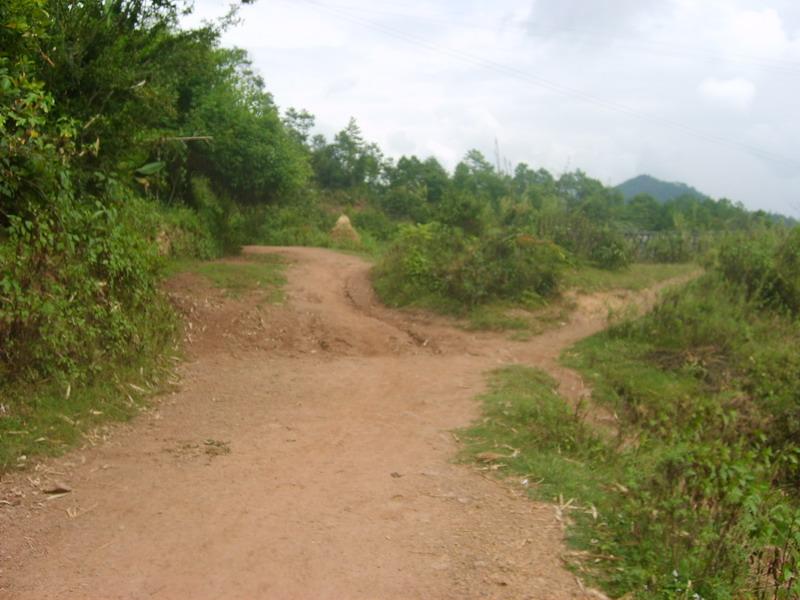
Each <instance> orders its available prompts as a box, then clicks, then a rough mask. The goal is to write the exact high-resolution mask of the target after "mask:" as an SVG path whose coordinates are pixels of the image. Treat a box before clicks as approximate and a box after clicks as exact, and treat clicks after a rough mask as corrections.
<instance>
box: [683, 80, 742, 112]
mask: <svg viewBox="0 0 800 600" xmlns="http://www.w3.org/2000/svg"><path fill="white" fill-rule="evenodd" d="M697 91H698V92H699V94H700V96H702V97H703V99H705V100H706V101H707V102H710V103H711V104H713V105H716V106H722V107H724V108H730V109H734V110H739V111H745V110H747V109H748V108H750V105H751V104H752V103H753V98H755V95H756V86H755V85H754V84H753V82H752V81H748V80H747V79H742V78H739V77H737V78H734V79H714V78H709V79H706V80H704V81H703V82H702V83H701V84H700V85H699V86H698V87H697Z"/></svg>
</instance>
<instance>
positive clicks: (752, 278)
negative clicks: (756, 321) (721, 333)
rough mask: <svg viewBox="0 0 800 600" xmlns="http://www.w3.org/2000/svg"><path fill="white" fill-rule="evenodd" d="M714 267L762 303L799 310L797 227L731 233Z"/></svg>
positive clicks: (799, 235)
mask: <svg viewBox="0 0 800 600" xmlns="http://www.w3.org/2000/svg"><path fill="white" fill-rule="evenodd" d="M715 268H716V270H718V271H719V272H720V273H721V274H722V276H723V277H724V278H725V279H726V280H727V281H730V282H732V283H734V284H736V285H739V286H741V287H742V288H743V289H744V290H745V292H746V294H747V296H748V298H751V299H753V300H756V301H757V302H759V303H760V304H761V305H762V306H765V307H771V308H777V309H781V310H786V311H788V312H790V313H792V314H795V315H796V314H798V313H800V227H795V228H794V229H793V230H791V231H789V232H784V231H783V230H770V231H764V232H760V233H756V234H750V235H736V236H730V237H728V238H727V239H725V240H724V241H723V242H722V243H721V244H720V247H719V251H718V255H717V261H716V265H715Z"/></svg>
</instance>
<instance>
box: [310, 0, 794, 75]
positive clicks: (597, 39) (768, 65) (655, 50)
mask: <svg viewBox="0 0 800 600" xmlns="http://www.w3.org/2000/svg"><path fill="white" fill-rule="evenodd" d="M325 6H326V8H330V9H336V10H342V11H348V12H351V13H358V12H361V13H372V14H375V15H378V16H385V17H392V18H397V19H409V20H413V21H418V22H422V23H428V24H431V25H437V26H442V27H451V28H452V27H458V28H462V29H469V30H474V31H488V32H492V33H498V32H499V31H502V30H503V29H505V28H507V27H508V25H509V23H507V22H506V23H502V22H501V23H500V24H498V25H497V26H495V27H488V26H486V25H484V24H477V23H469V22H465V21H457V20H454V19H452V20H451V19H437V18H433V17H426V16H423V15H418V14H411V13H406V12H394V11H386V10H381V9H377V8H373V7H356V6H352V5H345V4H331V3H326V4H325ZM511 25H512V26H514V27H516V28H518V29H521V30H523V31H524V33H525V34H526V35H530V36H535V37H540V38H544V39H547V40H552V39H553V38H554V37H556V36H558V35H562V34H567V35H570V36H572V37H579V38H580V39H581V41H583V42H589V43H593V44H606V43H612V44H613V46H609V47H610V48H612V49H618V50H636V51H643V52H647V53H650V54H655V55H657V56H668V57H674V58H686V59H692V60H703V61H706V62H712V63H720V62H722V63H735V64H741V65H746V66H748V67H750V68H755V69H758V70H763V71H767V72H773V73H780V74H784V75H800V62H798V61H792V60H785V59H776V58H768V57H760V56H753V55H748V54H744V53H727V54H721V53H714V52H705V51H703V50H701V49H698V48H692V47H689V46H686V45H684V44H680V43H679V42H677V41H668V40H641V39H638V40H637V39H628V38H622V37H620V36H613V35H608V34H607V33H603V32H599V31H592V30H587V29H579V28H573V27H566V26H562V27H560V28H558V29H551V28H542V27H539V26H537V24H536V23H535V22H534V23H527V24H524V25H523V24H521V23H518V22H517V23H512V24H511Z"/></svg>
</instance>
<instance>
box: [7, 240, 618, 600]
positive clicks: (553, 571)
mask: <svg viewBox="0 0 800 600" xmlns="http://www.w3.org/2000/svg"><path fill="white" fill-rule="evenodd" d="M248 251H249V252H256V253H257V252H276V253H280V254H282V255H284V256H285V257H286V258H287V259H288V260H289V261H291V262H292V267H291V268H290V270H289V283H288V285H287V290H286V291H287V297H288V299H287V302H286V303H285V304H284V305H282V306H273V305H260V304H259V302H258V299H257V298H254V297H245V298H242V299H239V300H231V299H225V298H222V296H221V295H220V294H219V292H217V291H215V290H213V289H210V288H208V287H207V286H206V285H205V284H204V283H203V282H202V281H200V280H198V279H195V278H192V277H189V276H182V277H178V278H176V279H175V280H173V281H172V282H171V283H170V286H169V289H170V292H171V293H172V295H173V297H174V298H175V300H176V302H177V303H178V304H179V305H181V306H183V307H184V310H185V311H186V313H187V318H188V319H189V320H190V321H191V322H192V327H191V330H190V335H191V338H192V339H191V343H190V344H189V351H190V354H191V360H190V361H188V362H187V363H186V364H184V365H183V366H182V367H181V376H182V385H181V387H180V389H179V390H178V391H175V392H173V393H171V394H168V395H166V396H164V397H162V398H161V399H160V400H159V401H157V402H156V403H155V405H154V407H153V408H152V409H151V410H149V411H148V412H147V413H145V414H143V415H142V416H141V417H140V418H139V419H137V420H136V421H135V422H133V423H132V424H129V425H119V426H116V427H114V428H113V430H112V432H111V434H110V435H109V436H108V440H107V441H106V442H105V443H102V444H99V445H97V446H89V447H86V448H82V449H80V450H76V451H73V452H71V453H69V454H68V455H66V456H64V457H62V458H60V459H56V460H50V461H46V462H44V463H41V464H40V465H39V466H38V467H37V468H36V469H34V470H32V471H30V472H28V473H24V474H15V475H12V476H9V477H7V478H6V479H4V480H3V481H1V482H0V498H3V497H10V495H11V494H12V493H13V496H14V498H16V499H17V502H16V503H11V504H0V597H2V598H9V599H10V598H14V599H17V598H26V599H27V598H53V597H55V598H87V599H88V598H125V599H138V598H159V599H167V598H194V599H203V598H281V599H283V598H330V599H345V598H404V599H405V598H420V599H422V598H425V599H428V598H453V599H455V598H459V599H462V598H514V599H518V598H532V599H537V600H541V599H554V600H555V599H567V598H586V597H596V596H597V594H595V593H594V592H592V591H591V590H589V591H587V590H585V589H584V588H583V587H582V585H581V584H580V582H578V581H577V580H576V579H575V577H574V576H573V575H572V574H571V573H569V572H568V571H567V570H566V569H565V568H564V567H563V564H562V561H561V559H560V557H561V555H562V553H563V552H564V546H563V541H562V538H563V531H562V526H561V524H560V523H559V521H557V520H556V518H555V513H554V510H553V507H552V506H550V505H547V504H542V503H536V502H531V501H529V500H528V499H527V497H526V496H525V492H524V490H522V488H518V487H516V486H515V485H514V484H513V482H509V483H500V482H497V481H494V480H493V479H490V478H486V477H483V476H481V474H480V473H479V472H477V471H476V470H475V469H473V468H471V467H469V466H466V465H458V464H454V463H453V462H452V460H453V457H454V456H455V455H456V453H457V452H458V445H457V443H456V442H455V440H454V439H453V436H452V435H451V433H450V432H451V431H452V430H453V429H455V428H458V427H462V426H465V425H467V424H469V423H470V422H471V421H472V420H473V419H475V418H477V417H478V415H479V406H478V405H477V403H476V401H475V396H476V395H477V394H479V393H480V392H482V391H483V390H484V381H485V372H486V371H487V370H488V369H491V368H494V367H498V366H501V365H503V364H507V363H513V362H525V363H530V364H535V365H537V366H542V367H544V368H546V369H547V370H549V371H551V372H553V373H554V374H555V375H556V376H557V377H559V379H560V381H561V382H562V387H563V388H564V391H565V392H566V393H567V394H568V395H570V397H572V398H573V399H574V398H578V397H579V395H580V394H581V393H582V392H583V388H582V384H581V383H580V381H579V379H578V380H576V379H575V376H574V374H570V372H568V371H567V370H563V368H561V367H557V366H556V358H557V356H558V353H559V352H560V351H561V349H562V348H564V347H565V346H566V345H568V344H570V343H572V342H573V341H576V340H577V339H579V338H580V337H583V336H584V335H589V334H591V333H593V332H595V331H598V330H599V329H601V328H602V327H603V325H604V320H605V314H604V313H603V310H602V306H603V299H602V298H598V297H595V298H594V299H593V300H592V302H594V303H595V304H596V305H593V306H589V305H588V304H587V305H586V306H584V307H583V308H582V310H579V311H578V312H577V313H576V316H575V318H573V319H572V320H571V321H570V322H569V323H568V324H567V325H566V326H564V327H562V328H560V329H558V330H554V331H552V332H549V333H545V334H544V335H542V336H538V337H536V338H533V339H532V340H530V341H528V342H524V343H522V342H512V341H509V340H506V339H504V338H503V337H502V336H499V335H496V334H487V333H479V334H471V333H465V332H462V331H459V330H456V329H454V328H453V327H452V326H451V324H450V323H449V322H448V321H447V320H444V319H438V318H434V317H430V316H424V315H413V314H407V313H399V312H396V311H390V310H388V309H386V308H384V307H382V306H381V305H380V304H379V303H378V302H376V300H375V298H374V296H373V294H372V290H371V286H370V284H369V280H368V268H369V266H368V265H367V264H366V263H365V262H364V261H363V260H361V259H359V258H356V257H353V256H348V255H343V254H338V253H334V252H330V251H326V250H322V249H310V248H277V249H276V248H269V249H268V248H258V247H253V248H249V249H248ZM632 299H633V297H627V298H623V299H619V301H620V302H625V301H630V300H632ZM610 300H612V298H609V301H610ZM598 302H599V304H598ZM54 478H58V480H61V481H65V482H66V483H67V484H68V485H69V486H70V487H71V488H72V490H73V491H72V492H71V493H69V494H67V495H66V496H64V497H62V498H59V499H57V500H52V501H47V500H43V495H42V494H41V493H40V490H41V488H42V487H43V486H44V485H45V483H46V482H47V481H49V480H52V479H54ZM20 494H21V495H20Z"/></svg>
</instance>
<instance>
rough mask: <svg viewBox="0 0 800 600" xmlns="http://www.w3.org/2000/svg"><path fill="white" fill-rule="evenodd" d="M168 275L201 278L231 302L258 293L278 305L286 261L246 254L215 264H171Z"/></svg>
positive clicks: (188, 262)
mask: <svg viewBox="0 0 800 600" xmlns="http://www.w3.org/2000/svg"><path fill="white" fill-rule="evenodd" d="M167 273H168V274H172V275H174V274H177V273H194V274H196V275H200V276H201V277H204V278H205V279H207V280H208V281H210V282H211V283H212V284H213V285H214V286H215V287H218V288H220V289H222V290H224V292H225V294H226V295H228V296H229V297H231V298H239V297H241V296H242V295H244V294H247V293H251V292H260V293H262V294H264V295H265V296H266V298H265V299H266V301H268V302H281V301H282V300H283V291H282V289H281V288H282V286H283V285H284V284H285V283H286V261H285V260H284V259H283V258H282V257H280V256H278V255H275V254H247V255H244V256H242V257H237V258H235V259H230V258H229V259H222V260H215V261H198V260H188V261H187V260H181V261H172V262H170V263H169V264H168V266H167Z"/></svg>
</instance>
